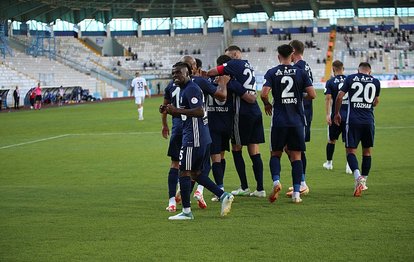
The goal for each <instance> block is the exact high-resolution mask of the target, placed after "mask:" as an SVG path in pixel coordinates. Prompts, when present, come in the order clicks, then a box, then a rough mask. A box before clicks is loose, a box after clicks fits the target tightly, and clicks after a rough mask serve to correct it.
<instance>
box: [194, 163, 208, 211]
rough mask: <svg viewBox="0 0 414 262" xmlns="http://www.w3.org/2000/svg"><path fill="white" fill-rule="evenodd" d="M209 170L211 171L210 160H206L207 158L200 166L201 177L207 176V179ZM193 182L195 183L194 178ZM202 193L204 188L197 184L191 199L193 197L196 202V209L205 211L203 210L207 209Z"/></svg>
mask: <svg viewBox="0 0 414 262" xmlns="http://www.w3.org/2000/svg"><path fill="white" fill-rule="evenodd" d="M210 170H211V164H210V159H208V158H207V159H206V160H205V161H204V163H203V165H202V170H201V175H203V176H207V177H208V175H209V173H210ZM193 180H194V181H195V179H194V178H193ZM193 186H194V185H193ZM203 193H204V186H203V185H201V184H200V183H198V184H197V188H196V190H195V192H194V195H193V197H194V199H195V200H197V203H198V207H199V208H201V209H205V208H207V203H206V201H205V200H204V195H203Z"/></svg>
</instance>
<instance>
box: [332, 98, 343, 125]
mask: <svg viewBox="0 0 414 262" xmlns="http://www.w3.org/2000/svg"><path fill="white" fill-rule="evenodd" d="M344 95H345V93H344V92H343V91H339V92H338V96H337V97H336V101H335V117H334V122H335V124H336V125H338V126H339V125H341V120H342V119H341V114H340V113H339V109H341V105H342V99H343V97H344Z"/></svg>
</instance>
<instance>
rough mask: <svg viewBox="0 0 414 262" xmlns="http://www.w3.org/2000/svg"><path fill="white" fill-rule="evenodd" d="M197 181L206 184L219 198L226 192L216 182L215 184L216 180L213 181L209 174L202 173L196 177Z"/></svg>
mask: <svg viewBox="0 0 414 262" xmlns="http://www.w3.org/2000/svg"><path fill="white" fill-rule="evenodd" d="M196 181H197V183H198V184H200V185H202V186H204V187H205V188H207V189H208V190H210V191H211V192H212V193H213V194H214V195H216V196H217V197H219V198H220V197H221V195H222V194H223V193H224V192H223V190H221V189H220V188H219V187H218V186H217V185H216V184H214V182H213V181H211V179H210V178H209V177H208V176H205V175H202V174H201V175H199V176H198V177H197V178H196Z"/></svg>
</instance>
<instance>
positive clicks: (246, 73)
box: [217, 59, 262, 115]
mask: <svg viewBox="0 0 414 262" xmlns="http://www.w3.org/2000/svg"><path fill="white" fill-rule="evenodd" d="M217 70H218V72H219V74H220V75H222V74H226V75H230V76H232V77H233V78H234V79H235V80H236V81H237V82H239V83H240V84H241V85H242V86H243V87H244V88H245V89H246V90H247V92H249V93H250V94H253V95H256V77H255V74H254V70H253V67H252V66H251V65H250V63H249V62H248V61H247V60H240V59H232V60H230V61H228V62H227V63H224V64H223V65H221V66H218V67H217ZM234 103H235V106H234V110H235V113H236V114H252V115H261V114H262V111H261V110H260V107H259V104H257V102H255V103H253V104H251V103H247V102H246V101H244V100H243V99H241V98H240V96H239V95H237V96H235V98H234Z"/></svg>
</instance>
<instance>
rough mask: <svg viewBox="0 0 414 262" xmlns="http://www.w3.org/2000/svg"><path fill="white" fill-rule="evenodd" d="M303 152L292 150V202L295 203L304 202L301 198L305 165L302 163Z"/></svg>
mask: <svg viewBox="0 0 414 262" xmlns="http://www.w3.org/2000/svg"><path fill="white" fill-rule="evenodd" d="M302 152H303V151H295V150H290V161H291V162H290V163H291V166H292V182H293V194H292V202H294V203H300V202H302V199H301V198H300V189H301V180H302V175H303V170H302V168H303V164H302V161H301V154H302Z"/></svg>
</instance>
